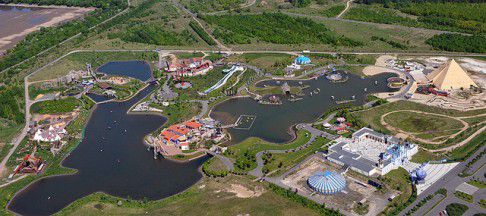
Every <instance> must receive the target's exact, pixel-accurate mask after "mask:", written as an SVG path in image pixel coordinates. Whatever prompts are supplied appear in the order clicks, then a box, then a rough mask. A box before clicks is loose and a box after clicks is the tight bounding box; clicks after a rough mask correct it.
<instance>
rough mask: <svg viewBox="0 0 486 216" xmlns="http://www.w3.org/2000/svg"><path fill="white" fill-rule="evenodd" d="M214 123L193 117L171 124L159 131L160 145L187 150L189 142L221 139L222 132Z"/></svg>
mask: <svg viewBox="0 0 486 216" xmlns="http://www.w3.org/2000/svg"><path fill="white" fill-rule="evenodd" d="M214 125H215V124H214V123H209V124H208V123H204V121H199V120H194V119H193V120H190V121H186V122H183V123H181V124H175V125H171V126H169V127H168V128H166V129H164V130H163V131H162V132H161V133H160V135H159V140H160V141H161V142H160V145H166V146H176V147H178V148H180V149H182V150H189V148H190V144H191V143H196V142H199V141H201V140H206V139H212V140H221V139H222V138H223V137H224V134H222V133H221V130H220V129H217V128H215V126H214Z"/></svg>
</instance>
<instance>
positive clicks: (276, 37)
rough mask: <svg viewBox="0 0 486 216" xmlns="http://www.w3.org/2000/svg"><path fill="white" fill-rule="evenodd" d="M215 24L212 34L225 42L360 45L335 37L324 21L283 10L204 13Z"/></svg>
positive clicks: (205, 18)
mask: <svg viewBox="0 0 486 216" xmlns="http://www.w3.org/2000/svg"><path fill="white" fill-rule="evenodd" d="M202 18H203V19H204V20H205V21H206V22H208V23H210V24H214V25H217V26H218V28H216V31H215V32H214V35H215V36H216V37H217V38H219V39H221V40H223V41H224V43H228V44H234V43H248V42H249V40H250V38H252V39H256V40H258V41H264V42H268V43H274V44H333V45H342V46H360V45H362V44H361V43H360V42H358V41H354V40H351V39H349V38H346V37H343V36H337V35H335V34H334V33H333V32H331V31H330V30H329V29H327V28H326V26H324V25H323V24H320V23H317V22H315V21H313V20H311V19H307V18H295V17H290V16H287V15H285V14H282V13H263V14H244V15H221V16H203V17H202Z"/></svg>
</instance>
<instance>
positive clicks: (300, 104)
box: [211, 74, 396, 145]
mask: <svg viewBox="0 0 486 216" xmlns="http://www.w3.org/2000/svg"><path fill="white" fill-rule="evenodd" d="M391 76H395V75H393V74H381V75H377V76H372V77H369V78H366V79H361V78H360V77H358V76H355V75H350V77H349V80H348V81H347V82H344V83H332V82H330V81H328V80H327V79H326V78H324V77H321V78H319V79H317V80H307V81H302V83H303V84H304V85H309V86H310V87H309V88H308V89H305V90H304V91H303V92H304V93H305V94H306V96H303V99H302V100H300V101H297V102H289V101H288V100H286V99H284V100H283V101H282V102H283V104H282V105H263V104H259V103H258V102H256V101H255V100H253V99H251V98H247V97H245V98H234V99H230V100H227V101H225V102H223V103H220V104H218V105H216V106H215V107H214V108H213V110H212V112H211V117H213V118H214V119H217V120H220V121H222V122H223V123H224V124H233V123H234V122H235V121H236V120H237V119H238V117H239V116H240V115H252V116H256V119H255V122H254V123H253V125H252V127H251V128H250V129H249V130H244V129H235V128H229V129H228V132H229V133H230V134H231V141H229V142H227V143H225V144H228V145H232V144H237V143H239V142H241V141H243V140H245V139H247V138H249V137H258V138H261V139H263V140H266V141H270V142H274V143H285V142H289V141H291V140H292V138H293V130H292V129H291V127H292V126H293V125H295V124H298V123H302V122H312V121H314V120H316V119H317V118H319V117H320V116H321V115H322V113H324V112H326V111H327V110H328V109H330V108H332V107H335V106H338V104H336V102H335V100H333V99H332V98H331V96H334V97H335V99H336V100H351V99H352V96H353V95H354V96H355V101H354V102H353V104H354V105H360V104H363V103H364V102H365V101H364V99H365V98H366V94H369V93H375V92H392V91H396V90H394V89H390V88H388V87H387V82H386V79H387V78H389V77H391ZM375 81H377V82H378V84H376V85H375V84H374V83H375ZM276 82H277V81H276V80H268V81H262V82H260V83H258V84H257V86H260V87H261V86H264V85H267V86H275V85H279V86H280V85H281V84H282V83H283V82H284V81H281V83H280V84H277V83H276ZM287 82H288V84H289V85H290V86H298V85H299V83H298V82H299V81H287ZM317 88H319V89H320V90H321V91H320V93H319V94H315V95H313V96H310V95H309V92H311V91H315V90H316V89H317ZM365 88H367V92H364V89H365Z"/></svg>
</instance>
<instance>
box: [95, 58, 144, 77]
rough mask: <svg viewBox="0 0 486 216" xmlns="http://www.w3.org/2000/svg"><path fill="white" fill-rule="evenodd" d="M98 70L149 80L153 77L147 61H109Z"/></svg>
mask: <svg viewBox="0 0 486 216" xmlns="http://www.w3.org/2000/svg"><path fill="white" fill-rule="evenodd" d="M97 70H98V72H101V73H105V74H109V75H118V76H128V77H132V78H135V79H139V80H141V81H147V80H149V79H150V78H151V77H152V71H151V69H150V65H149V64H148V63H147V62H145V61H116V62H108V63H106V64H104V65H102V66H100V67H99V68H98V69H97Z"/></svg>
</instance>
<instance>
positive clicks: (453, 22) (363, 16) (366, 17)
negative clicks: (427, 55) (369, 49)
mask: <svg viewBox="0 0 486 216" xmlns="http://www.w3.org/2000/svg"><path fill="white" fill-rule="evenodd" d="M485 12H486V4H473V3H465V2H456V3H453V2H419V3H405V4H392V5H391V7H390V5H388V7H384V6H383V5H382V4H371V5H366V4H357V5H354V6H353V7H352V8H351V9H350V10H349V11H348V12H347V13H346V14H345V16H344V17H345V18H347V19H353V20H360V21H367V22H376V23H387V24H397V25H404V26H410V27H422V28H430V29H438V30H446V31H459V32H467V33H484V32H485V31H486V25H485V21H486V17H485V16H484V14H485ZM445 23H447V24H445Z"/></svg>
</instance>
